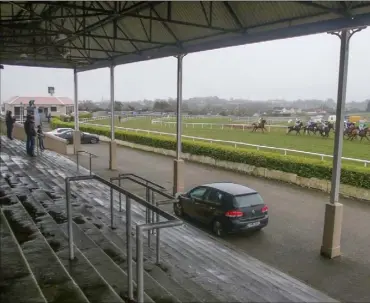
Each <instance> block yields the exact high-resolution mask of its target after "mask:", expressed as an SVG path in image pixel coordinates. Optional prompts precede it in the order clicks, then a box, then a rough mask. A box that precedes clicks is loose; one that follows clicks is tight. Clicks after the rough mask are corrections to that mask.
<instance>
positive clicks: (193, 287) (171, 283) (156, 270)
mask: <svg viewBox="0 0 370 303" xmlns="http://www.w3.org/2000/svg"><path fill="white" fill-rule="evenodd" d="M89 212H90V213H91V216H93V215H94V216H95V217H96V218H99V220H100V222H103V224H105V225H108V224H109V223H110V218H109V217H108V216H107V215H106V214H105V213H103V212H101V211H99V210H98V209H97V208H96V207H94V208H91V207H89V208H87V209H86V210H85V211H84V212H83V213H84V214H86V215H87V214H88V213H89ZM121 214H122V216H124V212H123V213H121ZM92 223H93V224H101V223H99V222H92ZM115 224H116V229H115V230H112V229H110V228H102V229H101V231H102V233H103V234H104V236H105V237H106V238H107V239H109V240H110V241H111V242H113V243H114V244H115V245H116V246H118V247H119V248H120V249H121V251H125V248H126V236H125V233H126V226H125V224H124V222H122V221H121V220H120V218H119V217H118V215H117V218H116V221H115ZM132 236H133V241H135V233H134V232H133V233H132ZM144 238H145V243H147V237H146V236H145V237H144ZM152 241H153V242H152V246H151V247H152V248H154V247H155V245H156V243H155V241H156V240H155V238H154V237H153V240H152ZM160 249H161V250H160V251H161V252H160V253H161V261H160V262H161V263H160V264H158V265H155V264H154V263H155V252H154V250H153V249H148V247H147V245H144V250H145V256H146V257H147V258H148V259H147V261H146V262H145V263H144V264H145V269H146V271H147V272H148V273H149V274H150V275H151V276H152V277H153V278H155V279H157V280H158V281H161V283H162V281H163V280H165V279H166V277H170V279H169V280H168V279H166V280H165V281H166V282H165V283H166V284H165V285H168V289H170V290H171V291H173V293H176V296H177V297H178V298H179V299H180V300H181V301H182V302H222V301H221V300H220V299H219V298H218V297H216V296H214V295H213V292H209V291H208V290H206V289H205V288H204V287H202V285H201V284H200V283H196V282H193V281H192V280H191V279H189V278H190V277H189V276H186V275H184V273H183V272H181V271H179V270H178V269H176V268H174V266H176V263H172V262H171V264H169V263H168V262H166V261H168V260H171V259H172V257H171V256H169V255H168V254H167V253H166V252H165V251H164V246H163V243H161V246H160ZM133 255H134V256H136V248H135V247H133ZM178 255H179V262H181V263H183V264H186V265H188V264H189V262H188V261H187V260H186V259H185V258H183V257H182V253H181V252H178ZM191 266H194V262H193V263H192V265H190V267H191ZM188 290H189V291H188Z"/></svg>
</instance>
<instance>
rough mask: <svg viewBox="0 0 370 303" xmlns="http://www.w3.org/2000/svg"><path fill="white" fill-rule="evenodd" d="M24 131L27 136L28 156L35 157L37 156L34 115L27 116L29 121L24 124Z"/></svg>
mask: <svg viewBox="0 0 370 303" xmlns="http://www.w3.org/2000/svg"><path fill="white" fill-rule="evenodd" d="M24 131H25V133H26V136H27V142H26V150H27V155H29V156H31V157H34V156H35V137H36V130H35V120H34V118H33V116H32V115H27V119H26V121H25V122H24Z"/></svg>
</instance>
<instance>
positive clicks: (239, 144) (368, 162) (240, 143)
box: [89, 123, 370, 167]
mask: <svg viewBox="0 0 370 303" xmlns="http://www.w3.org/2000/svg"><path fill="white" fill-rule="evenodd" d="M89 125H93V126H101V127H110V125H103V124H91V123H89ZM116 128H118V129H122V130H126V131H132V132H135V133H138V132H141V133H146V134H147V135H150V134H154V135H159V136H161V135H163V136H172V137H176V134H175V133H165V132H159V131H155V130H146V129H138V128H127V127H119V126H116ZM181 137H182V138H186V139H191V140H193V141H195V140H197V141H206V142H210V143H222V144H230V145H233V146H234V147H235V148H237V147H238V146H239V147H245V146H249V147H255V148H256V149H257V150H260V149H267V150H275V151H282V152H283V153H284V155H285V156H286V155H287V154H288V153H296V154H303V155H311V156H317V157H320V158H321V160H322V161H324V160H325V158H333V155H327V154H320V153H312V152H307V151H302V150H296V149H288V148H282V147H273V146H266V145H257V144H250V143H244V142H237V141H224V140H218V139H210V138H202V137H193V136H186V135H182V136H181ZM342 160H346V161H352V162H358V163H362V164H363V165H364V166H365V167H367V165H370V160H363V159H356V158H347V157H342Z"/></svg>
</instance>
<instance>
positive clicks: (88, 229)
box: [33, 191, 191, 303]
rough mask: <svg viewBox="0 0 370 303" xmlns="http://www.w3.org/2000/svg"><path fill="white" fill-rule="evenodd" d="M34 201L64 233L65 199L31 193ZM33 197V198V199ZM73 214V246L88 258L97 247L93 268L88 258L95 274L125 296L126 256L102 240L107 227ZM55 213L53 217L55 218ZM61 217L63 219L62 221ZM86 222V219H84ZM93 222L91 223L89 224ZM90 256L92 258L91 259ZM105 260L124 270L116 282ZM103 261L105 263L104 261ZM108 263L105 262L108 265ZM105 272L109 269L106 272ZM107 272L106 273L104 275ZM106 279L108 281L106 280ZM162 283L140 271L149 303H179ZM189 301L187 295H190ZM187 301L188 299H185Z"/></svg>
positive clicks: (134, 266)
mask: <svg viewBox="0 0 370 303" xmlns="http://www.w3.org/2000/svg"><path fill="white" fill-rule="evenodd" d="M33 195H34V197H35V199H37V200H38V201H40V202H41V203H42V205H43V206H44V208H45V209H47V211H49V213H50V214H52V215H53V216H54V218H56V219H57V220H58V221H59V220H60V222H62V223H61V224H62V225H63V227H64V232H65V233H66V232H67V226H66V223H63V221H65V220H66V215H65V211H64V209H65V205H66V204H65V200H56V201H52V200H50V198H49V197H48V196H47V195H45V194H43V193H42V192H41V191H35V192H34V193H33ZM36 195H37V197H36ZM73 210H74V211H73V213H74V214H76V215H75V216H74V222H75V223H76V224H77V225H78V227H77V226H75V227H74V232H75V233H76V245H77V246H78V247H79V248H80V249H81V251H82V252H83V253H84V254H85V255H86V256H87V257H88V258H89V256H90V254H91V252H92V251H96V248H99V251H100V252H101V254H100V257H99V258H98V261H97V262H98V263H97V265H95V263H94V262H93V261H92V260H91V259H90V261H91V262H92V263H93V264H94V265H95V266H96V268H97V269H98V270H99V272H100V273H101V274H102V275H103V276H104V273H106V279H107V281H109V280H110V281H111V283H112V284H111V285H112V286H113V285H114V286H113V287H114V288H115V287H123V286H125V287H126V288H125V289H120V292H123V293H125V294H126V293H127V283H125V282H126V281H127V276H126V271H127V262H126V254H124V253H123V252H122V251H121V250H120V249H119V248H118V247H117V246H115V245H114V243H112V242H110V241H109V240H108V239H106V238H105V237H104V236H103V234H102V232H101V230H100V229H101V228H108V227H106V226H104V224H102V222H100V224H99V223H98V220H97V219H96V218H93V217H89V218H84V217H83V216H81V213H80V212H79V208H76V207H73ZM56 214H57V215H56ZM62 218H63V219H62ZM88 219H90V220H88ZM93 222H94V223H93ZM77 241H80V242H77ZM92 257H94V256H92ZM107 258H110V259H109V260H110V262H113V263H114V265H115V266H117V268H120V269H121V270H123V271H124V277H123V278H120V279H118V278H117V277H114V276H113V275H112V274H109V272H114V267H113V268H112V266H110V267H108V266H106V265H104V264H101V263H102V260H106V259H107ZM106 261H107V260H106ZM108 263H109V262H108ZM108 269H109V270H108ZM107 271H108V272H107ZM133 278H134V281H136V263H135V262H133ZM108 279H109V280H108ZM166 280H170V279H169V277H166ZM118 281H121V283H123V284H120V285H117V282H118ZM162 282H164V281H163V280H160V281H157V280H156V279H154V278H153V277H152V276H150V275H148V273H146V272H144V285H145V293H146V294H148V296H149V297H150V298H151V299H152V300H151V299H149V297H148V298H147V300H148V301H150V302H153V301H154V302H176V303H179V300H178V299H176V297H174V296H173V295H172V294H171V292H170V291H169V290H168V288H165V284H164V285H163V284H162ZM190 298H191V296H190ZM187 299H189V296H188V297H187ZM184 302H189V300H186V301H184Z"/></svg>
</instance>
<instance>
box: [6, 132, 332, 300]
mask: <svg viewBox="0 0 370 303" xmlns="http://www.w3.org/2000/svg"><path fill="white" fill-rule="evenodd" d="M6 140H7V139H5V141H6ZM22 144H23V143H19V142H13V141H9V142H6V144H5V148H3V149H2V154H1V155H0V161H1V160H3V161H4V163H5V166H8V168H9V172H10V173H12V171H14V172H15V173H14V175H13V176H10V177H14V178H13V179H12V180H10V178H9V182H10V184H12V186H13V187H11V189H10V192H13V191H15V190H19V191H21V190H22V188H17V186H16V183H17V182H24V183H26V182H28V180H27V179H24V178H23V179H22V177H24V176H27V175H29V176H32V177H33V176H35V179H32V178H31V179H32V180H33V181H35V182H36V184H38V186H39V188H41V187H40V186H42V183H43V182H44V184H46V185H50V186H49V188H51V189H52V190H50V193H49V194H50V197H51V198H52V199H54V200H55V201H54V202H55V203H61V205H62V204H63V203H64V202H63V201H62V199H59V200H60V201H59V202H58V200H57V199H56V198H55V197H54V198H53V197H52V195H59V196H60V198H63V197H64V196H65V194H64V192H63V191H64V178H65V177H66V176H72V175H75V174H76V165H75V163H73V162H72V161H70V160H69V159H66V158H65V157H63V156H60V155H57V154H55V153H52V152H46V153H45V154H43V155H42V156H40V157H39V158H36V159H30V158H29V157H27V156H25V157H23V156H21V157H19V156H17V153H18V152H19V155H24V154H25V149H24V144H23V145H22ZM4 150H5V157H4V158H3V155H4ZM7 154H8V155H14V156H11V157H10V158H9V156H7ZM6 157H8V158H6ZM0 164H1V165H0V166H3V162H1V163H0ZM17 167H18V168H19V169H18V168H17ZM0 171H1V172H2V170H1V167H0ZM2 173H3V172H2ZM4 174H7V172H6V170H4ZM81 174H87V170H84V169H82V168H81ZM16 178H18V179H16ZM154 181H155V180H154ZM0 186H1V184H0ZM14 186H15V187H14ZM23 187H25V186H23ZM130 188H131V187H130ZM71 189H72V194H73V195H74V197H76V200H74V201H73V205H74V207H75V208H76V209H80V213H81V214H83V215H85V216H86V220H85V218H82V219H84V220H85V221H91V224H93V225H94V224H95V227H97V228H99V227H104V225H107V226H108V225H109V223H110V211H109V201H110V197H109V193H110V190H109V189H108V188H107V187H106V186H103V185H102V184H100V183H98V182H96V181H88V182H87V181H81V182H76V183H74V182H73V183H72V184H71ZM8 190H9V188H8ZM114 199H115V200H114V201H115V204H116V205H117V203H118V199H117V195H115V198H114ZM58 205H59V204H58ZM115 208H116V209H117V207H115ZM132 210H133V216H132V220H133V224H141V223H143V222H145V216H144V209H143V208H142V207H138V206H137V205H136V203H134V204H133V207H132ZM88 211H89V212H90V213H91V214H92V215H93V217H92V216H90V215H89V214H88V213H87V212H88ZM123 215H124V211H123V212H122V213H118V212H115V222H116V227H118V228H117V229H116V230H111V229H109V228H101V232H102V233H103V234H104V236H105V237H106V238H109V237H108V235H112V238H109V239H110V240H111V242H114V244H115V245H116V246H117V247H118V248H120V249H124V248H125V224H124V221H125V218H124V217H123ZM99 216H100V218H99ZM93 218H96V220H97V221H95V220H93ZM89 219H91V220H89ZM88 236H89V237H90V238H92V240H94V241H95V240H96V242H99V241H98V239H94V237H93V236H92V235H88ZM113 237H115V238H113ZM144 237H145V235H144ZM119 239H120V240H119ZM153 242H154V241H153ZM119 243H121V246H119ZM96 244H98V243H96ZM98 245H99V244H98ZM153 245H154V244H153ZM144 255H145V256H146V257H147V258H148V259H147V261H146V262H145V263H146V264H147V263H150V262H153V260H154V253H153V249H152V248H148V246H147V245H146V242H145V244H144ZM119 257H121V255H119ZM119 257H118V258H119ZM113 258H114V257H113ZM158 268H159V270H161V272H164V273H165V274H166V275H169V276H170V277H171V279H172V280H174V281H175V282H176V283H177V284H178V285H180V286H181V287H182V288H184V289H186V290H189V292H191V293H193V295H194V296H195V297H196V301H197V302H199V301H205V302H210V301H214V302H217V301H218V302H225V301H234V302H246V301H263V302H268V301H271V302H272V301H274V302H276V301H284V302H335V300H333V299H332V298H329V297H328V296H326V295H325V294H323V293H321V292H319V291H317V290H315V289H312V288H311V287H309V286H307V285H305V284H304V283H302V282H300V281H297V280H296V279H294V278H292V277H290V276H288V275H286V274H284V273H282V272H279V271H278V270H276V269H274V268H272V267H271V266H268V265H265V264H263V263H262V262H259V261H258V260H256V259H255V258H252V257H250V256H248V255H247V254H245V253H243V252H241V251H239V250H237V249H235V248H234V247H232V246H231V245H228V244H226V243H225V242H224V241H219V240H216V239H214V238H213V237H212V236H209V235H208V234H206V233H204V232H201V231H200V230H198V229H197V228H193V227H192V226H189V225H187V224H185V225H184V226H182V227H176V228H170V229H164V230H163V231H161V266H160V267H159V266H158ZM146 269H148V270H149V271H150V269H149V268H148V267H146ZM158 281H159V280H158ZM144 287H145V285H144ZM166 288H167V287H166ZM201 289H203V290H201ZM207 295H208V297H207ZM176 296H177V294H176ZM211 297H214V298H216V300H211V299H210V298H211Z"/></svg>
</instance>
